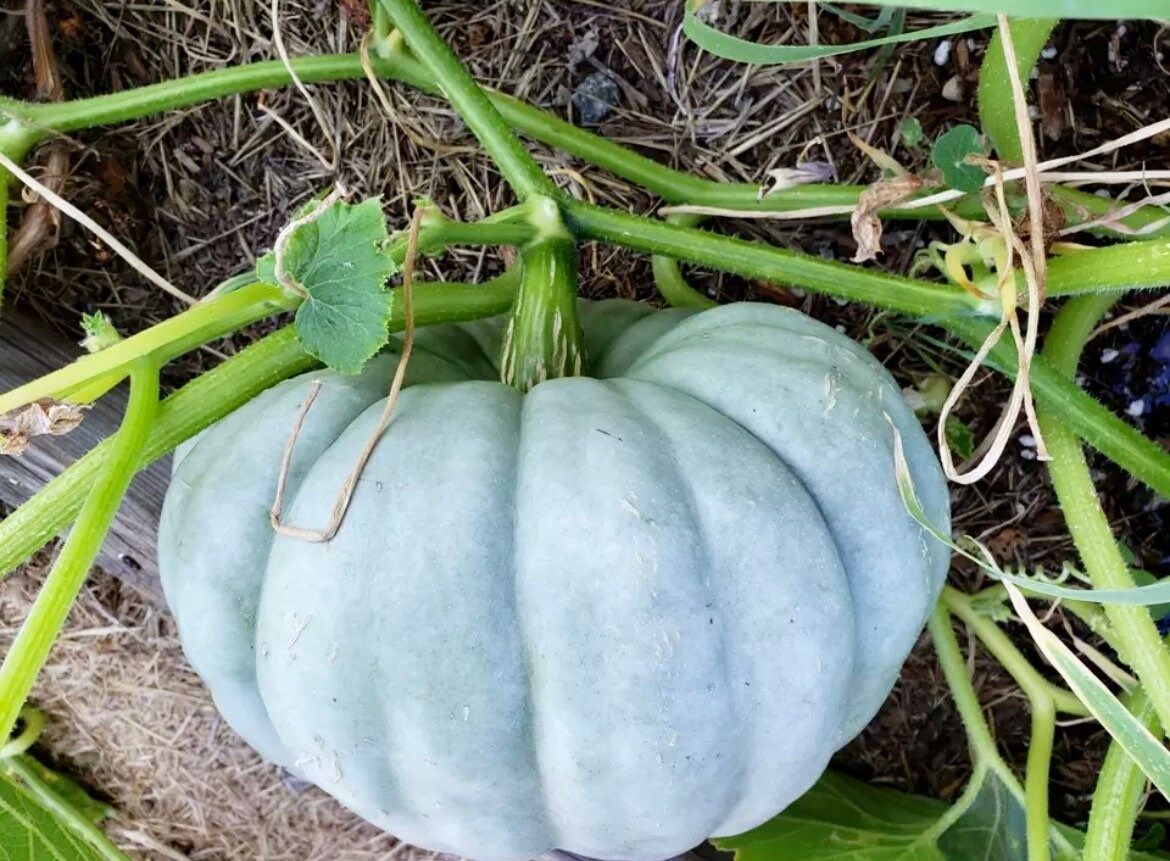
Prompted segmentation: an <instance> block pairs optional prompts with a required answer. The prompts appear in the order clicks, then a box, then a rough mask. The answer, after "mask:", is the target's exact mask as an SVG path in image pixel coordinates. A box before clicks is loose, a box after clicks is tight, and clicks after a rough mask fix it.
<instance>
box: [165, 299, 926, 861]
mask: <svg viewBox="0 0 1170 861" xmlns="http://www.w3.org/2000/svg"><path fill="white" fill-rule="evenodd" d="M581 317H582V325H583V327H584V330H585V346H586V350H587V355H588V356H589V359H590V362H591V367H592V371H593V373H594V375H595V377H597V379H589V378H572V379H558V380H553V381H550V382H546V383H542V384H540V385H539V386H537V387H536V388H535V389H533V390H532V391H531V392H529V393H528V394H527V395H521V394H520V393H519V392H517V391H515V390H513V389H511V388H508V387H506V386H504V385H502V384H501V383H499V382H496V381H495V377H496V370H495V368H494V366H493V361H492V358H493V357H494V356H496V355H497V348H498V337H499V335H498V331H499V327H498V325H496V324H474V325H468V326H459V327H456V326H447V327H435V328H431V329H428V330H425V331H423V332H421V333H420V336H419V342H418V349H417V351H416V353H415V355H414V358H413V359H412V360H411V363H410V373H409V379H410V381H411V382H412V383H413V384H414V386H413V387H412V388H409V389H407V390H405V391H404V392H403V394H402V397H401V399H400V400H399V403H398V405H397V408H396V411H395V415H394V419H393V422H392V424H391V426H390V428H389V430H388V431H387V433H386V435H385V436H384V437H383V439H382V440H381V442H380V444H379V445H378V447H377V449H376V451H375V453H374V456H373V458H372V459H371V461H370V463H369V465H368V466H367V467H366V470H365V472H364V474H363V476H362V479H361V483H360V485H359V486H358V489H357V491H356V493H355V495H354V498H353V503H352V505H351V506H350V509H349V513H348V516H347V518H346V520H345V523H344V526H343V527H342V529H341V531H340V533H339V534H338V535H337V536H336V537H335V538H334V539H333V540H332V541H330V542H328V543H325V544H312V543H305V542H303V541H298V540H296V539H293V538H287V537H283V536H280V537H277V536H275V535H274V533H273V530H272V529H271V528H270V526H269V522H268V510H269V507H270V506H271V504H272V501H273V494H274V488H275V484H276V479H277V474H278V467H279V462H280V457H281V451H282V449H283V446H284V444H285V440H286V438H287V436H288V432H289V429H290V427H291V425H292V423H293V420H294V417H295V416H296V414H297V412H298V410H299V409H300V405H301V403H302V401H303V400H304V398H305V396H306V393H307V391H308V388H309V382H310V380H311V379H321V380H323V381H324V383H325V385H324V388H323V390H322V392H321V394H320V397H319V398H318V400H317V402H316V404H315V406H314V407H313V409H312V411H311V412H310V413H309V416H308V419H307V421H306V422H305V426H304V430H303V431H302V433H301V436H300V439H299V440H298V442H297V446H296V455H295V457H294V459H293V467H292V471H291V474H290V476H289V496H288V497H287V502H286V509H285V511H286V515H285V520H286V522H289V523H292V524H295V525H298V526H302V527H310V528H312V527H320V526H323V525H324V524H325V522H326V521H327V520H328V516H329V511H330V509H331V507H332V506H333V502H334V498H335V496H336V494H337V492H338V489H339V487H340V486H341V484H342V482H343V481H344V478H345V476H346V474H347V473H348V472H349V470H350V468H351V466H352V464H353V463H354V460H355V458H356V456H357V453H358V451H359V450H360V448H361V446H362V444H363V443H364V442H365V440H366V438H367V436H368V435H369V433H370V430H371V428H372V427H373V425H374V424H375V422H376V420H377V418H378V415H379V413H380V411H381V409H382V403H383V398H384V396H385V392H386V389H387V381H388V379H389V377H390V375H391V373H392V371H393V367H394V365H395V363H396V361H397V354H396V353H393V352H391V353H388V354H386V355H383V356H380V357H379V358H378V359H376V360H375V361H373V362H371V364H370V366H369V368H368V370H366V371H365V372H364V373H362V374H361V375H360V376H357V377H343V376H340V375H338V374H335V373H331V372H328V371H320V372H316V373H313V374H308V375H305V376H302V377H299V378H297V379H294V380H289V381H287V382H284V383H281V384H280V385H277V386H275V387H274V388H272V389H271V390H269V391H267V392H265V393H264V394H262V395H260V396H259V397H257V398H256V399H255V400H253V401H252V402H251V403H249V404H247V405H246V406H245V407H243V408H242V409H240V410H239V411H237V412H236V413H234V414H232V415H231V416H228V417H227V418H226V419H224V420H223V421H221V422H220V423H219V424H218V425H216V426H214V427H212V428H210V429H209V430H207V431H205V432H204V433H203V434H202V435H201V436H200V437H198V438H197V440H196V441H195V442H194V443H193V444H192V445H190V446H188V447H187V448H186V449H184V450H183V451H182V452H180V454H179V456H178V457H177V458H176V467H175V473H174V482H173V484H172V486H171V489H170V492H169V493H168V495H167V500H166V507H165V510H164V512H163V519H162V527H161V536H160V541H159V548H160V564H161V569H162V577H163V585H164V587H165V589H166V594H167V599H168V601H169V602H170V605H171V607H172V608H173V610H174V612H175V615H176V617H177V618H178V623H179V630H180V633H181V635H182V640H183V646H184V648H185V650H186V653H187V655H188V657H189V658H190V660H191V663H192V665H193V666H194V667H195V669H196V670H197V671H198V672H199V673H200V675H201V676H202V677H203V679H204V680H205V681H206V682H207V684H208V686H209V687H210V688H211V691H212V693H213V694H214V696H215V700H216V704H217V705H218V706H219V709H220V711H221V712H222V713H223V714H224V716H225V717H226V719H227V720H228V721H229V722H230V723H231V725H232V726H233V727H235V729H236V730H237V731H239V733H240V734H241V735H242V736H244V738H245V739H247V740H248V741H249V742H250V743H251V744H252V745H253V746H254V747H255V748H256V749H257V750H259V751H260V752H261V753H262V754H263V755H264V756H265V757H267V758H268V759H270V760H272V761H274V762H277V763H280V764H281V765H283V766H285V767H286V768H289V769H291V770H293V771H295V772H296V773H297V774H300V775H302V776H304V777H305V778H306V779H308V780H311V781H312V782H314V783H316V784H317V785H318V786H320V787H321V788H323V789H325V790H326V791H327V792H329V793H331V794H332V795H334V796H335V797H336V798H338V799H339V800H340V801H341V802H342V803H344V804H345V805H347V806H348V807H350V808H352V809H353V810H354V811H356V812H357V813H359V814H361V815H362V816H363V817H365V818H366V819H368V820H370V821H371V822H373V823H375V824H377V825H379V826H380V827H382V828H384V829H386V830H387V831H390V832H392V833H393V834H395V835H397V836H398V837H400V838H401V839H403V840H406V841H408V842H410V843H414V844H417V845H420V846H424V847H427V848H429V849H434V850H440V851H447V852H453V853H457V854H461V855H465V856H470V857H472V858H478V859H485V861H496V859H499V861H505V859H521V858H530V857H533V856H535V855H538V854H540V853H541V852H544V851H547V850H549V849H552V848H561V849H566V850H569V851H572V852H576V853H579V854H582V855H587V856H591V857H594V858H604V859H619V858H620V859H630V861H657V859H662V858H667V857H669V856H672V855H676V854H678V853H680V852H683V851H685V850H687V849H689V848H691V847H692V846H694V845H696V844H698V843H700V842H701V841H702V840H703V839H704V838H706V837H708V836H711V835H730V834H736V833H739V832H742V831H745V830H747V829H749V828H751V827H753V826H755V825H757V824H759V823H761V822H763V821H765V820H767V819H769V818H770V817H772V816H773V815H775V814H776V813H777V812H779V811H780V810H782V809H783V808H784V807H785V806H786V805H788V804H789V803H790V802H792V801H793V800H794V799H796V798H797V797H798V796H799V795H801V794H802V793H803V792H804V791H805V790H806V789H807V788H808V787H809V786H810V785H812V783H813V782H814V781H816V779H817V778H818V777H819V776H820V774H821V773H822V771H823V770H824V768H825V766H826V764H827V763H828V760H829V757H830V755H831V754H832V753H833V752H834V751H835V750H836V749H837V748H839V747H840V746H841V745H842V744H844V743H845V742H847V741H848V740H849V739H851V738H852V737H853V736H854V735H856V734H857V732H858V731H860V729H861V728H862V727H863V726H864V725H865V724H866V723H867V722H868V721H869V719H870V718H871V717H872V716H873V714H874V713H875V711H876V710H877V708H878V707H879V706H880V704H881V702H882V700H883V699H884V698H885V696H886V694H887V693H888V692H889V690H890V688H891V686H892V685H893V683H894V681H895V679H896V677H897V674H898V670H899V668H900V666H901V664H902V661H903V660H904V659H905V657H906V654H907V653H908V652H909V650H910V648H911V646H912V645H913V643H914V641H915V639H916V637H917V636H918V634H919V632H920V630H921V628H922V625H923V624H924V622H925V619H926V617H927V614H928V612H929V610H930V608H931V606H932V605H933V603H934V601H935V598H936V597H937V594H938V592H939V589H940V588H941V585H942V582H943V579H944V575H945V572H946V568H947V561H948V550H947V548H946V547H945V546H944V545H942V544H941V543H938V542H937V541H935V540H934V539H932V538H930V537H929V536H928V535H927V534H926V533H925V532H924V531H923V530H922V529H921V528H920V527H919V526H918V525H917V524H916V523H915V522H914V521H913V520H912V519H911V518H910V516H909V515H908V514H907V513H906V511H905V508H904V506H903V503H902V502H901V500H900V498H899V495H898V490H897V487H896V484H895V473H894V460H893V438H894V436H893V430H892V428H891V425H890V422H891V421H892V422H893V423H894V424H895V425H897V427H898V429H899V430H900V432H901V434H902V438H903V444H904V447H905V453H906V457H907V460H908V462H909V465H910V468H911V473H912V475H913V477H914V480H915V483H916V485H917V489H918V493H919V496H920V497H921V500H922V503H923V505H924V507H925V510H926V512H927V513H928V515H929V516H930V517H931V518H932V520H933V521H934V523H935V524H937V525H938V526H939V527H940V528H942V529H944V530H946V529H948V528H949V507H948V500H947V489H946V486H945V482H944V480H943V477H942V475H941V472H940V470H939V467H938V464H937V461H936V460H935V457H934V454H933V452H932V450H931V448H930V445H929V443H928V442H927V439H926V437H925V435H924V434H923V432H922V430H921V428H920V427H919V425H918V423H917V421H916V420H915V418H914V415H913V414H912V413H911V411H910V409H909V408H908V407H907V405H906V404H905V402H904V401H903V399H902V397H901V394H900V392H899V390H898V388H897V386H896V385H895V384H894V382H893V380H892V379H891V378H890V376H889V375H888V374H887V373H886V371H885V370H884V369H883V368H882V367H881V366H880V365H879V364H878V363H877V361H875V360H874V359H873V357H871V356H870V355H869V354H868V353H867V352H865V351H864V350H863V349H862V348H861V347H859V346H858V345H857V344H855V343H854V342H852V341H850V340H849V339H847V338H846V337H844V336H843V335H841V334H839V333H837V332H836V331H834V330H832V329H830V328H828V327H826V326H824V325H822V324H820V323H818V322H816V321H814V320H812V319H810V318H808V317H806V316H804V315H802V314H800V313H797V312H795V311H792V310H788V309H783V308H779V307H775V306H768V305H756V304H746V303H745V304H738V305H729V306H724V307H721V308H717V309H714V310H710V311H704V312H702V313H699V314H695V315H693V316H691V315H689V314H688V313H687V312H681V311H665V312H653V311H651V309H649V308H647V307H645V306H643V305H637V304H634V303H628V302H604V303H596V304H587V303H586V304H583V306H582V309H581ZM423 383H426V384H427V385H422V384H423ZM887 416H888V418H887Z"/></svg>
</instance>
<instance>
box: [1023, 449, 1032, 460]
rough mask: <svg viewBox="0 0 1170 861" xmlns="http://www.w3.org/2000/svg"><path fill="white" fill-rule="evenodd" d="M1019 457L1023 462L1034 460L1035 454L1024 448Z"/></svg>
mask: <svg viewBox="0 0 1170 861" xmlns="http://www.w3.org/2000/svg"><path fill="white" fill-rule="evenodd" d="M1020 457H1022V458H1023V459H1024V460H1035V459H1036V452H1034V451H1032V449H1030V448H1026V449H1024V450H1023V451H1022V452H1020Z"/></svg>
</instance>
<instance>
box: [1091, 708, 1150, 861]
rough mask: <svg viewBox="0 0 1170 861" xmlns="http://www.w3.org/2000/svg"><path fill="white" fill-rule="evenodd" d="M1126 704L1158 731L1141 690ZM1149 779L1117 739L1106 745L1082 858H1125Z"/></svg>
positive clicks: (1121, 860) (1108, 860)
mask: <svg viewBox="0 0 1170 861" xmlns="http://www.w3.org/2000/svg"><path fill="white" fill-rule="evenodd" d="M1125 705H1126V707H1127V708H1129V710H1130V711H1131V712H1133V715H1134V717H1136V718H1137V719H1138V720H1139V721H1141V723H1142V726H1144V727H1145V728H1146V729H1148V730H1149V731H1150V732H1155V733H1156V732H1157V731H1158V715H1157V714H1156V713H1155V711H1154V705H1153V703H1152V702H1150V698H1149V697H1147V696H1146V695H1145V693H1143V692H1142V691H1141V690H1138V691H1135V692H1134V693H1133V694H1131V695H1130V696H1128V697H1127V698H1126V699H1125ZM1148 782H1149V779H1148V778H1147V777H1146V775H1145V773H1144V772H1143V771H1142V770H1141V768H1140V767H1139V766H1138V764H1137V762H1135V761H1134V759H1133V757H1131V756H1130V755H1129V754H1128V753H1126V752H1125V750H1124V749H1123V748H1122V747H1121V745H1119V744H1118V743H1117V742H1116V741H1113V742H1111V743H1110V745H1109V750H1108V751H1107V752H1106V753H1105V761H1104V762H1103V763H1101V773H1100V774H1098V775H1097V785H1096V787H1095V788H1094V789H1093V806H1092V808H1091V809H1090V811H1089V824H1088V827H1087V828H1086V830H1085V852H1084V857H1085V858H1092V859H1093V861H1126V859H1128V858H1129V845H1130V843H1132V842H1133V828H1134V824H1135V823H1136V822H1137V818H1138V814H1139V813H1141V810H1142V805H1144V804H1145V801H1146V785H1147V783H1148Z"/></svg>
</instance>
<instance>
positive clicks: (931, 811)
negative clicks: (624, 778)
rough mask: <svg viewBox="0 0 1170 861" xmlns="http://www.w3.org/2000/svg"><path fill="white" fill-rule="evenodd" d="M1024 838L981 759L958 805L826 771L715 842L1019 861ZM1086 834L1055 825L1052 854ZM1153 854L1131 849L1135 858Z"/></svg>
mask: <svg viewBox="0 0 1170 861" xmlns="http://www.w3.org/2000/svg"><path fill="white" fill-rule="evenodd" d="M1026 837H1027V833H1026V822H1025V813H1024V804H1023V800H1022V799H1021V798H1020V797H1018V796H1017V795H1016V793H1015V792H1013V790H1012V788H1011V787H1009V786H1008V785H1007V784H1006V783H1005V782H1004V781H1003V780H1001V779H1000V778H999V777H998V775H997V774H996V773H995V771H994V770H992V769H990V768H988V767H987V766H986V765H979V766H977V767H976V769H975V772H974V774H973V775H972V777H971V783H970V784H969V785H968V787H967V789H966V791H964V793H963V794H962V796H960V798H959V800H958V801H957V802H956V803H955V804H954V805H953V806H952V805H948V804H946V803H945V802H942V801H937V800H936V799H933V798H924V797H923V796H920V795H907V794H904V793H901V792H895V791H894V790H892V789H884V788H881V787H876V786H870V785H868V784H866V783H862V782H861V781H858V780H854V779H852V778H849V777H845V776H843V775H840V774H835V773H834V772H831V771H829V772H825V774H824V775H823V776H822V777H821V779H820V780H819V781H817V783H816V785H815V786H814V787H813V788H812V789H810V790H809V791H808V792H806V793H805V794H804V795H803V796H801V797H800V798H799V799H797V800H796V801H795V802H794V803H793V804H791V805H790V806H789V807H788V809H787V810H785V811H784V812H783V813H781V814H780V815H779V816H777V817H776V818H775V819H772V820H770V821H768V822H766V823H764V824H763V825H761V826H759V827H758V828H755V829H753V830H751V831H748V832H747V833H746V834H740V835H737V836H735V837H717V838H713V839H712V842H713V843H714V844H715V845H716V846H717V847H718V848H720V849H724V850H728V851H734V852H735V857H736V861H826V859H830V858H831V859H832V861H1019V859H1021V858H1024V857H1025V855H1026V850H1025V845H1026ZM1084 839H1085V838H1084V834H1083V833H1082V832H1080V831H1077V830H1076V829H1073V828H1068V827H1067V826H1064V825H1059V824H1056V825H1054V826H1053V829H1052V847H1051V848H1052V850H1053V851H1052V857H1053V858H1054V859H1056V861H1072V859H1074V858H1076V859H1078V861H1079V849H1080V847H1081V846H1083V845H1084ZM1156 857H1159V856H1153V855H1148V854H1146V853H1143V852H1131V853H1130V855H1129V859H1130V861H1155V858H1156Z"/></svg>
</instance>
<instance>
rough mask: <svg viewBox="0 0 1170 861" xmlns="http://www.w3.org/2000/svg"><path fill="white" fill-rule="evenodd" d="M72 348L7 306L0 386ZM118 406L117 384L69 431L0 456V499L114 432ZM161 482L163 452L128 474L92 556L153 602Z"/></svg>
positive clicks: (166, 465)
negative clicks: (106, 530) (117, 504)
mask: <svg viewBox="0 0 1170 861" xmlns="http://www.w3.org/2000/svg"><path fill="white" fill-rule="evenodd" d="M80 354H81V348H80V347H78V346H76V345H75V344H72V343H70V342H69V340H68V339H66V338H63V337H61V336H60V335H57V334H55V333H53V332H52V331H51V330H49V329H48V328H47V327H45V325H44V324H42V323H39V322H37V321H36V320H34V319H33V318H31V317H29V316H27V315H22V314H21V313H19V312H15V311H12V310H10V309H8V308H6V309H5V311H4V314H3V315H0V391H8V390H9V389H11V388H13V387H15V386H18V385H20V384H21V383H25V382H28V381H29V380H32V379H35V378H36V377H39V376H41V375H43V374H45V373H48V372H49V371H52V370H56V369H57V368H60V367H61V366H63V365H65V364H67V363H69V362H71V361H73V359H75V358H76V357H77V356H78V355H80ZM125 405H126V392H125V389H124V388H122V389H118V390H116V391H113V392H111V393H110V394H108V395H106V396H105V397H103V398H102V399H101V400H100V401H98V403H97V404H95V405H94V408H93V409H92V410H90V411H89V412H88V413H87V414H86V417H85V421H83V422H82V423H81V426H80V427H78V428H76V429H75V430H73V431H72V432H70V433H68V434H66V435H64V436H41V437H36V438H35V439H34V440H33V441H32V444H31V445H30V446H29V448H28V451H26V452H25V453H24V454H22V455H20V456H19V457H3V456H0V501H3V502H4V503H5V504H7V505H9V506H11V507H16V506H18V505H20V504H21V503H23V502H24V501H26V500H27V499H29V497H31V496H32V495H33V494H34V493H36V492H37V491H38V490H40V488H41V487H43V486H44V485H45V483H46V482H48V481H49V480H50V479H51V478H52V477H53V476H55V475H57V474H58V473H60V472H61V471H62V470H63V469H65V467H67V466H69V464H71V463H73V462H74V461H75V460H77V459H78V458H79V457H80V456H81V455H83V454H85V452H87V451H89V450H90V449H91V448H93V446H94V445H96V444H97V443H98V442H100V441H101V440H102V439H104V438H105V437H107V436H109V435H110V434H111V433H113V432H114V431H115V430H117V428H118V424H119V422H120V421H121V419H122V411H123V409H124V408H125ZM169 481H170V457H169V456H168V457H166V458H163V459H162V460H160V461H158V462H156V463H154V464H153V465H152V466H150V467H148V468H147V469H145V470H143V471H142V472H140V473H139V474H138V475H137V476H136V477H135V479H134V482H133V484H132V485H131V486H130V490H129V492H128V493H127V494H126V499H125V501H124V502H123V503H122V507H121V509H120V510H119V512H118V516H117V519H116V520H115V522H114V525H113V526H112V527H111V529H110V534H109V535H107V536H106V541H105V544H104V545H103V546H102V551H101V554H100V555H99V557H98V564H99V565H101V567H102V568H104V569H105V570H106V571H108V572H110V573H111V574H114V575H115V576H117V577H118V578H119V579H121V580H124V581H125V582H127V583H130V584H131V585H133V586H135V587H137V588H138V589H140V590H142V591H143V592H144V593H146V594H147V596H148V597H150V598H151V599H152V600H156V601H157V602H159V603H160V604H161V602H162V590H161V587H160V586H159V579H158V564H157V559H158V557H157V554H156V552H155V550H156V539H157V529H158V516H159V512H160V511H161V510H162V501H163V494H164V493H165V492H166V489H167V484H168V483H169Z"/></svg>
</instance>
